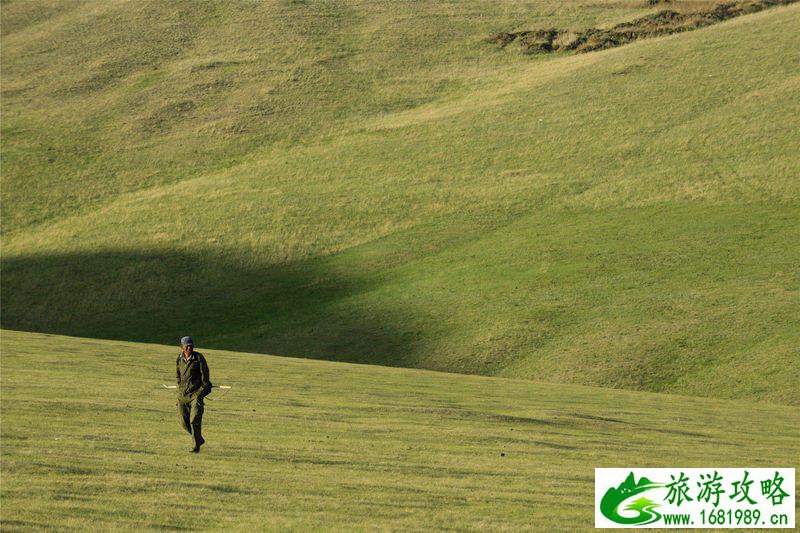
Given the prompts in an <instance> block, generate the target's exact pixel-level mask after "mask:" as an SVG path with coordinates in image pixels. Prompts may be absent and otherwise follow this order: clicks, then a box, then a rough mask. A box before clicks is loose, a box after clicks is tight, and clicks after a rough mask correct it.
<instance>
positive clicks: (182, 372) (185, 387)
mask: <svg viewBox="0 0 800 533" xmlns="http://www.w3.org/2000/svg"><path fill="white" fill-rule="evenodd" d="M175 366H176V373H177V380H178V395H179V396H183V397H185V398H189V397H191V396H193V395H194V394H195V393H198V392H199V394H198V397H201V398H202V397H203V396H208V395H209V394H211V377H210V375H209V373H208V364H207V363H206V358H205V357H203V354H201V353H200V352H192V355H190V356H189V360H188V361H184V359H183V354H179V355H178V360H177V361H176V362H175Z"/></svg>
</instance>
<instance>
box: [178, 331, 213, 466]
mask: <svg viewBox="0 0 800 533" xmlns="http://www.w3.org/2000/svg"><path fill="white" fill-rule="evenodd" d="M175 366H176V372H177V380H178V416H179V417H180V419H181V425H182V426H183V429H185V430H186V431H187V432H188V433H189V434H190V435H191V436H192V438H193V439H194V448H192V449H191V450H189V451H191V452H193V453H199V452H200V446H202V445H203V443H204V442H205V439H203V432H202V430H201V425H202V422H203V398H205V397H206V396H208V395H209V394H211V378H210V376H209V373H208V364H207V363H206V358H205V357H203V354H201V353H200V352H195V351H194V341H193V340H192V338H191V337H183V338H182V339H181V353H180V355H178V360H177V361H176V362H175Z"/></svg>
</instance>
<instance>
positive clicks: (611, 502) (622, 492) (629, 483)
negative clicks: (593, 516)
mask: <svg viewBox="0 0 800 533" xmlns="http://www.w3.org/2000/svg"><path fill="white" fill-rule="evenodd" d="M663 486H664V485H663V484H662V483H654V482H652V481H650V480H649V479H647V478H646V477H641V478H640V479H639V482H638V483H637V482H636V480H635V479H634V477H633V472H631V473H630V474H628V477H627V478H626V479H625V481H623V482H622V484H620V486H619V487H617V488H614V487H611V488H610V489H608V490H607V491H606V493H605V495H604V496H603V499H602V500H600V512H601V513H603V516H605V517H606V518H608V519H609V520H611V521H613V522H616V523H617V524H635V525H644V524H652V523H653V522H656V521H658V520H659V519H660V518H661V514H660V513H659V512H658V511H656V510H655V508H656V507H658V506H659V504H657V503H655V502H653V501H652V500H650V499H648V498H646V497H644V496H642V497H641V498H637V499H636V500H634V501H633V502H631V503H629V504H628V506H627V507H625V510H626V511H637V513H638V514H637V515H636V516H632V517H628V516H621V515H620V514H619V508H620V506H621V505H622V503H623V502H624V501H625V500H627V499H629V498H630V497H632V496H636V495H637V494H641V493H643V492H645V491H648V490H650V489H657V488H660V487H663Z"/></svg>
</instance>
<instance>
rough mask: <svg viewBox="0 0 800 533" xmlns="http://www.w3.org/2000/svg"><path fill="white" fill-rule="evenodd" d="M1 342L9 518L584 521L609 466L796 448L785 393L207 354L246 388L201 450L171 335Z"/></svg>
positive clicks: (228, 399) (74, 524)
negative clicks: (598, 471) (180, 416)
mask: <svg viewBox="0 0 800 533" xmlns="http://www.w3.org/2000/svg"><path fill="white" fill-rule="evenodd" d="M0 348H1V349H2V352H3V357H2V359H0V366H1V368H0V370H2V372H0V386H1V387H2V391H3V394H2V399H1V400H0V401H1V403H0V408H1V409H2V413H3V424H2V427H0V437H2V442H3V461H2V466H1V467H0V468H2V478H3V483H2V486H0V495H1V496H2V501H3V509H2V527H3V530H4V531H15V530H30V529H31V528H45V527H50V528H52V527H55V528H58V529H67V528H75V529H93V530H97V529H103V530H106V529H112V528H113V529H143V528H144V529H184V528H190V529H208V528H213V529H223V528H224V529H229V528H233V529H236V530H248V531H249V530H253V529H264V528H267V529H275V528H280V529H283V530H286V529H292V530H309V529H319V528H324V529H342V528H345V529H348V530H353V529H354V530H367V529H369V530H374V529H387V528H389V529H393V530H398V529H420V528H423V529H424V528H435V529H451V528H454V529H492V530H503V529H505V530H512V531H519V530H521V529H532V528H536V529H540V530H545V529H547V530H551V531H552V530H554V529H557V530H570V531H574V530H581V529H586V528H587V526H589V525H590V524H591V523H592V520H593V516H594V510H593V503H594V499H593V496H594V488H593V479H594V468H595V467H596V466H597V467H602V466H605V467H613V466H616V467H626V466H638V467H646V466H654V467H657V466H663V467H674V466H676V465H680V466H684V467H694V466H696V467H705V466H709V465H721V464H724V465H747V466H752V467H760V466H765V467H766V466H775V465H781V466H793V465H794V464H795V463H796V459H797V457H798V456H799V455H800V432H799V430H798V428H800V413H798V410H797V409H796V408H793V407H788V406H767V405H764V404H758V403H754V402H743V401H729V400H728V401H723V400H714V399H698V398H688V397H681V396H677V395H663V394H652V393H643V392H632V391H611V390H607V389H600V388H594V387H586V386H576V385H556V384H544V383H534V382H530V381H525V380H508V379H500V378H486V377H479V376H459V375H452V374H442V373H434V372H427V371H421V370H413V369H394V368H381V367H376V366H357V365H350V364H345V363H333V362H327V361H309V360H300V359H290V358H282V357H270V356H260V355H256V354H245V353H234V352H225V351H217V350H208V351H206V350H203V352H204V353H205V355H206V357H207V359H208V361H209V365H210V367H211V371H212V377H213V379H214V381H215V382H216V383H220V384H222V383H227V384H230V385H232V386H233V389H231V390H230V391H228V392H224V391H215V392H214V394H212V395H211V396H210V397H209V400H208V402H207V403H206V406H207V409H206V414H205V417H204V420H205V424H204V434H205V436H206V438H207V439H208V444H207V445H206V446H204V448H203V453H201V454H200V455H199V456H196V455H194V454H189V453H187V452H186V450H187V449H188V447H189V442H188V441H187V436H186V435H185V434H183V433H182V430H181V429H180V428H179V427H178V422H177V415H176V414H175V413H174V399H173V394H174V392H173V391H167V390H163V389H160V388H159V386H160V384H161V383H162V382H170V380H171V379H173V375H174V374H173V372H174V370H173V368H174V357H175V355H176V349H175V348H174V347H172V346H159V345H152V344H135V343H129V342H121V341H100V340H92V339H79V338H71V337H60V336H54V335H42V334H29V333H18V332H12V331H3V332H2V336H0ZM796 488H797V487H795V491H796ZM45 508H46V512H43V511H42V509H45Z"/></svg>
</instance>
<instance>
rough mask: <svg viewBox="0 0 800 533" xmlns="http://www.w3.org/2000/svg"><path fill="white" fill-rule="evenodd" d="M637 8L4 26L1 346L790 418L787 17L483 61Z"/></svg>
mask: <svg viewBox="0 0 800 533" xmlns="http://www.w3.org/2000/svg"><path fill="white" fill-rule="evenodd" d="M646 4H647V2H641V3H639V2H627V1H625V2H623V1H606V2H593V3H591V4H586V3H580V2H558V1H552V2H551V1H538V2H470V3H469V6H468V7H467V8H465V7H464V5H463V4H460V3H457V2H453V3H450V2H441V3H439V2H437V3H429V2H366V3H362V2H358V3H356V2H352V3H351V2H319V3H318V2H303V1H294V2H264V3H260V4H258V3H247V2H239V3H233V4H230V3H207V4H198V3H195V2H191V3H190V2H183V3H182V2H169V3H165V2H123V1H120V2H71V3H65V2H15V1H6V2H3V3H2V10H3V13H2V26H1V27H0V31H2V110H1V111H2V178H3V183H2V202H3V206H2V207H3V209H2V231H3V234H2V238H3V253H2V280H1V281H2V298H3V302H2V303H3V313H2V325H3V327H4V328H9V329H14V330H26V331H38V332H50V333H61V334H69V335H76V336H82V337H95V338H105V339H125V340H131V341H146V342H155V343H164V344H173V343H174V342H175V341H176V339H177V338H179V337H180V335H182V334H185V333H186V332H190V333H192V334H193V335H195V337H196V338H197V339H198V341H199V342H200V343H201V344H202V345H204V346H209V347H213V348H219V349H230V350H239V351H249V352H260V353H271V354H279V355H292V356H299V357H307V358H324V359H335V360H340V361H349V362H364V363H377V364H382V365H394V366H407V367H418V368H426V369H437V370H447V371H454V372H462V373H475V374H486V375H495V376H505V377H514V378H526V379H529V378H530V379H536V380H539V381H549V382H554V383H575V384H585V385H599V386H604V387H614V388H627V389H637V390H645V391H661V392H672V393H679V394H689V395H696V396H708V397H717V398H741V399H750V400H759V401H769V402H776V403H785V404H791V405H798V404H800V392H799V391H800V388H798V387H797V383H800V364H798V355H800V353H799V352H798V346H800V273H799V271H798V267H797V265H798V264H800V247H798V246H797V245H796V243H797V242H800V181H798V179H797V177H798V176H799V175H800V157H799V156H798V155H797V146H800V119H799V118H798V117H800V103H798V102H800V100H798V98H797V94H798V91H799V90H800V75H799V74H798V73H799V72H800V57H799V56H798V54H797V50H798V49H800V34H799V33H798V32H797V31H796V30H797V28H798V27H800V6H796V5H795V6H786V7H775V8H771V9H767V10H765V11H762V12H759V13H755V14H752V15H745V16H740V17H737V18H734V19H731V20H728V21H725V22H722V23H719V24H714V25H712V26H709V27H705V28H702V29H698V30H696V31H690V32H685V33H680V34H676V35H670V36H663V37H658V38H652V39H644V40H640V41H637V42H635V43H632V44H628V45H625V46H621V47H618V48H613V49H609V50H604V51H595V52H590V53H584V54H575V53H566V52H558V53H551V54H539V55H525V54H522V53H519V52H518V51H517V50H513V49H512V47H506V48H500V47H498V46H496V45H495V44H493V43H490V42H488V41H487V38H488V37H489V36H491V35H493V34H496V33H497V32H502V31H514V30H525V29H531V28H547V27H558V28H566V29H576V30H577V29H580V28H587V27H613V26H614V25H617V24H619V23H621V22H624V21H627V20H631V19H633V18H635V17H640V16H643V15H645V14H647V13H654V12H656V11H657V10H659V9H662V8H661V7H660V6H648V5H646ZM674 4H680V2H674ZM693 4H698V2H693ZM198 6H201V7H198ZM265 364H266V363H265ZM520 386H523V385H520ZM526 386H527V385H526ZM531 386H532V385H531ZM554 390H555V389H554ZM608 394H611V393H608ZM620 394H622V393H620Z"/></svg>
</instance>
